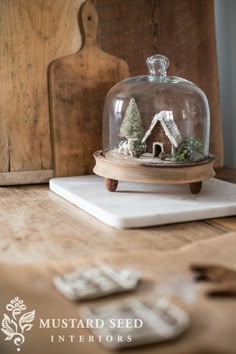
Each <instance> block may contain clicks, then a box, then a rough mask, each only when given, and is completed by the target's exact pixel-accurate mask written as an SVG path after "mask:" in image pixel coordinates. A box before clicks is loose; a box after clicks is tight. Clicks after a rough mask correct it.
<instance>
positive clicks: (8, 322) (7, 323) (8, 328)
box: [1, 313, 17, 340]
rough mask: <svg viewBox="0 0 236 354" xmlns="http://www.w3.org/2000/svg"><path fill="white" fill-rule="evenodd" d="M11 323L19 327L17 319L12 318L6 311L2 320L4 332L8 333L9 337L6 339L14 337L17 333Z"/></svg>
mask: <svg viewBox="0 0 236 354" xmlns="http://www.w3.org/2000/svg"><path fill="white" fill-rule="evenodd" d="M11 324H14V325H15V328H17V324H16V323H15V321H13V320H11V319H10V317H9V316H8V315H6V314H5V313H4V318H3V320H2V329H1V330H2V332H3V333H5V334H6V336H7V338H6V339H5V340H11V339H12V337H13V336H14V335H15V334H16V332H15V331H14V329H13V328H12V327H11Z"/></svg>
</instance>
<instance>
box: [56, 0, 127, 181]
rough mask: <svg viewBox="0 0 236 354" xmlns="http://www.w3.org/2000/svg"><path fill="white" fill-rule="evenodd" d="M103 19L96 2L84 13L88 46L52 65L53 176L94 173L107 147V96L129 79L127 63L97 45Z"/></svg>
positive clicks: (88, 4)
mask: <svg viewBox="0 0 236 354" xmlns="http://www.w3.org/2000/svg"><path fill="white" fill-rule="evenodd" d="M97 24H98V17H97V13H96V10H95V7H94V5H93V1H92V0H88V1H87V2H86V3H85V4H84V5H83V6H82V9H81V11H80V28H81V32H82V33H83V47H82V49H81V50H80V51H79V52H78V53H76V54H73V55H70V56H68V57H64V58H62V59H59V60H56V61H55V62H53V63H52V64H51V66H50V70H49V80H50V81H49V83H50V85H49V87H50V102H51V119H52V133H53V151H54V175H55V176H75V175H85V174H91V173H92V170H93V166H94V159H93V153H94V151H96V150H98V149H101V147H102V111H103V106H104V101H105V97H106V94H107V92H108V91H109V90H110V88H111V87H112V86H114V85H115V84H116V83H117V82H119V81H120V80H122V79H124V78H127V77H129V71H128V66H127V64H126V62H125V61H124V60H121V59H118V58H116V57H114V56H111V55H109V54H106V53H104V52H103V51H102V50H101V49H100V48H99V47H98V46H97V44H96V35H97Z"/></svg>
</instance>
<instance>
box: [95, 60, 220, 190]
mask: <svg viewBox="0 0 236 354" xmlns="http://www.w3.org/2000/svg"><path fill="white" fill-rule="evenodd" d="M146 63H147V67H148V70H149V75H143V76H136V77H131V78H128V79H126V80H123V81H121V82H120V83H118V84H117V85H115V86H114V87H113V88H112V89H111V90H110V91H109V92H108V94H107V97H106V100H105V106H104V113H103V150H102V151H101V152H97V153H95V159H96V166H95V168H94V172H95V173H96V174H98V175H101V176H103V177H105V178H106V186H107V188H108V190H110V191H114V190H116V187H117V185H118V180H126V181H137V182H146V183H189V184H190V189H191V192H192V193H199V192H200V190H201V184H202V183H201V182H202V181H203V180H205V179H208V178H210V177H213V176H214V170H213V163H214V158H213V157H212V156H210V157H209V135H210V113H209V105H208V101H207V98H206V95H205V94H204V92H203V91H202V90H201V89H200V88H199V87H198V86H196V85H195V84H193V83H192V82H190V81H188V80H185V79H182V78H180V77H175V76H167V73H166V71H167V68H168V66H169V60H168V59H167V58H166V57H165V56H163V55H153V56H151V57H149V58H148V59H147V61H146Z"/></svg>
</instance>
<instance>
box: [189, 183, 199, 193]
mask: <svg viewBox="0 0 236 354" xmlns="http://www.w3.org/2000/svg"><path fill="white" fill-rule="evenodd" d="M189 188H190V191H191V193H192V194H199V193H200V192H201V189H202V182H194V183H189Z"/></svg>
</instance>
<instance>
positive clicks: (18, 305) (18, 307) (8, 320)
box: [1, 297, 35, 351]
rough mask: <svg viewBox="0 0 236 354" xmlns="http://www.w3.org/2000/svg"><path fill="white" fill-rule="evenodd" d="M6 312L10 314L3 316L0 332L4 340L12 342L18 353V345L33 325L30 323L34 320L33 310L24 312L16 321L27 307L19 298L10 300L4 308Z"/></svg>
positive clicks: (22, 341)
mask: <svg viewBox="0 0 236 354" xmlns="http://www.w3.org/2000/svg"><path fill="white" fill-rule="evenodd" d="M6 309H7V311H9V312H11V316H8V315H6V314H5V313H4V314H3V316H4V317H3V319H2V328H1V331H2V332H3V333H4V334H5V335H6V338H5V340H13V342H14V343H15V345H16V346H17V351H20V347H19V346H20V345H21V344H23V343H24V341H25V336H24V335H23V333H24V332H26V331H29V330H31V328H32V327H33V324H31V322H33V321H34V319H35V310H33V311H30V312H26V313H24V314H23V315H21V317H20V318H19V319H18V318H17V316H19V315H20V314H21V313H22V311H24V310H26V309H27V307H26V306H25V304H24V301H23V300H20V299H19V297H16V298H15V299H12V300H11V302H10V303H9V304H7V306H6Z"/></svg>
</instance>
